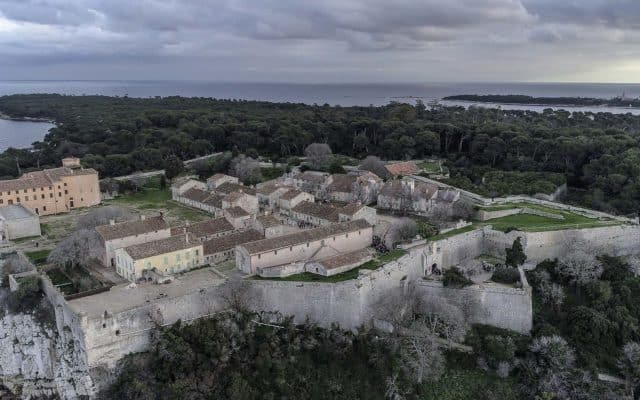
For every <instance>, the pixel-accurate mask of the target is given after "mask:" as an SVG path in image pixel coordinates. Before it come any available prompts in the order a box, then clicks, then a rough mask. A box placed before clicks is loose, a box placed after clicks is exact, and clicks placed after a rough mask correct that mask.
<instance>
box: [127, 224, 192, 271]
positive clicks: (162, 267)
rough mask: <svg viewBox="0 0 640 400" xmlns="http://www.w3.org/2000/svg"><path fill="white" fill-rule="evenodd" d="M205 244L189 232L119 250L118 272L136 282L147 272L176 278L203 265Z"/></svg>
mask: <svg viewBox="0 0 640 400" xmlns="http://www.w3.org/2000/svg"><path fill="white" fill-rule="evenodd" d="M203 254H204V251H203V247H202V242H200V241H199V240H198V239H197V238H196V237H195V236H193V235H192V234H190V233H187V234H184V235H176V236H171V237H168V238H165V239H159V240H154V241H152V242H147V243H141V244H136V245H133V246H129V247H124V248H121V249H117V250H116V271H117V272H118V274H120V276H122V277H123V278H125V279H127V280H129V281H131V282H137V281H138V280H140V279H142V278H144V277H145V273H146V272H149V273H151V272H155V273H156V274H159V275H165V276H166V275H173V274H175V273H178V272H182V271H187V270H190V269H193V268H196V267H199V266H201V265H203V264H204V257H203Z"/></svg>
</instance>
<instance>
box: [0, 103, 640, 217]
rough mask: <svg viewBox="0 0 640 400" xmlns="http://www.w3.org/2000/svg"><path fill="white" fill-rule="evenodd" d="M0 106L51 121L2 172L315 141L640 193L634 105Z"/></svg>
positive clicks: (638, 196)
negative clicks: (535, 108) (588, 108)
mask: <svg viewBox="0 0 640 400" xmlns="http://www.w3.org/2000/svg"><path fill="white" fill-rule="evenodd" d="M0 111H2V112H4V113H6V114H9V115H12V116H17V117H23V116H29V117H41V118H51V119H54V120H55V121H57V122H58V126H57V127H56V128H54V129H52V130H51V131H50V132H49V134H48V135H47V136H46V137H45V139H44V140H43V141H42V142H38V143H36V144H35V146H34V150H33V151H31V150H16V149H9V150H7V151H6V152H5V153H3V154H2V155H1V156H0V176H15V175H17V174H18V170H17V166H16V160H18V162H19V163H20V166H21V168H22V170H23V171H24V170H29V169H35V168H37V167H38V166H52V165H57V164H58V162H59V159H60V158H61V157H63V156H67V155H76V156H80V157H82V158H83V162H84V163H85V164H86V165H90V166H93V167H95V168H96V169H98V171H99V172H100V173H101V174H102V175H103V176H114V175H122V174H127V173H130V172H132V171H136V170H144V169H156V168H162V167H166V166H168V164H169V165H171V163H172V161H173V160H175V159H176V158H177V159H180V160H184V159H188V158H191V157H195V156H200V155H204V154H207V153H210V152H212V151H231V152H234V151H237V152H243V153H246V154H250V155H254V156H255V155H261V156H265V157H268V158H271V159H273V160H281V161H286V160H287V159H288V158H290V157H292V156H300V155H303V153H304V150H305V148H307V146H309V145H310V144H311V143H325V144H326V145H328V146H329V147H330V148H331V149H332V150H333V152H334V153H336V154H345V155H348V156H354V157H361V158H363V157H365V156H366V155H377V156H379V157H382V158H385V159H405V158H411V157H431V156H440V157H444V158H446V159H448V160H449V166H450V170H451V173H452V178H453V179H455V178H464V179H468V180H470V181H471V182H475V183H478V182H480V181H481V180H482V179H483V178H484V175H485V174H486V173H487V172H491V171H526V172H539V173H550V172H553V173H557V174H562V175H564V177H565V179H566V181H567V182H568V184H569V186H572V187H574V188H577V189H584V190H578V191H576V193H580V196H579V199H578V200H579V201H582V202H583V203H585V204H586V205H588V206H592V207H595V208H599V209H605V210H609V211H619V212H624V213H635V212H637V211H638V204H640V148H639V146H638V144H639V140H640V116H634V115H632V114H611V113H590V112H579V113H578V112H576V113H569V112H566V111H563V110H558V111H553V110H550V109H548V110H545V111H544V112H543V113H536V112H531V111H522V110H499V109H485V108H477V107H470V108H468V109H464V108H462V107H436V108H433V109H428V108H426V107H424V105H422V104H418V105H416V106H415V107H414V106H411V105H408V104H399V103H391V104H389V105H387V106H383V107H373V106H371V107H339V106H336V107H331V106H328V105H323V106H319V105H303V104H292V103H267V102H255V101H232V100H215V99H208V98H182V97H165V98H153V99H139V98H127V97H106V96H62V95H13V96H4V97H0ZM531 176H532V177H533V176H535V175H531ZM549 176H550V178H549V179H544V180H543V181H540V180H538V181H539V182H538V183H536V181H535V180H533V181H532V184H533V183H535V184H536V185H538V184H539V186H540V188H541V190H544V189H547V188H548V186H549V185H548V184H546V183H543V182H552V183H553V182H555V181H556V180H557V178H556V177H557V175H549ZM498 189H499V186H497V190H498Z"/></svg>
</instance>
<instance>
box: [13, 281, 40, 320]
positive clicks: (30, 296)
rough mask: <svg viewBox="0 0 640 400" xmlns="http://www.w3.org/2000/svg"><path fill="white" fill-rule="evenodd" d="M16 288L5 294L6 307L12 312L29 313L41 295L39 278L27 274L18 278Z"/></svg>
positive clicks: (38, 301) (34, 307) (36, 304)
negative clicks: (7, 294)
mask: <svg viewBox="0 0 640 400" xmlns="http://www.w3.org/2000/svg"><path fill="white" fill-rule="evenodd" d="M19 284H20V285H19V287H18V290H16V291H15V292H11V293H10V294H9V296H7V307H8V308H9V311H10V312H12V313H14V314H19V313H25V314H26V313H30V312H32V311H34V310H35V309H36V306H38V304H39V303H40V300H41V299H42V298H43V296H42V287H41V284H42V283H41V281H40V278H39V277H37V276H27V277H24V278H21V279H20V282H19Z"/></svg>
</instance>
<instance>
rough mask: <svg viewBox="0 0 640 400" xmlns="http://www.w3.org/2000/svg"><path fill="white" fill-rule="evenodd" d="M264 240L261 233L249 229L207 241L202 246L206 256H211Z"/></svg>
mask: <svg viewBox="0 0 640 400" xmlns="http://www.w3.org/2000/svg"><path fill="white" fill-rule="evenodd" d="M263 238H264V236H263V235H262V234H261V233H260V232H258V231H256V230H253V229H249V230H246V231H244V232H237V233H232V234H230V235H226V236H221V237H218V238H213V239H210V240H206V241H204V242H202V246H203V247H204V254H205V255H210V254H216V253H220V252H221V251H227V250H230V249H233V248H235V247H236V246H237V245H239V244H243V243H247V242H253V241H255V240H260V239H263Z"/></svg>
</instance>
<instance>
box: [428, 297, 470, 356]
mask: <svg viewBox="0 0 640 400" xmlns="http://www.w3.org/2000/svg"><path fill="white" fill-rule="evenodd" d="M424 309H425V310H426V312H427V316H426V318H425V321H426V323H427V324H428V325H429V329H430V330H431V332H433V333H434V334H436V335H438V336H442V337H444V338H445V339H447V341H449V345H451V344H452V343H453V342H459V341H461V340H462V339H464V335H465V334H466V333H467V330H468V329H469V324H468V323H467V319H466V318H465V315H464V312H463V311H462V309H461V308H459V307H457V306H455V305H453V304H451V303H449V302H448V301H447V300H446V299H444V298H442V297H438V298H433V299H431V300H430V301H429V302H426V303H425V305H424Z"/></svg>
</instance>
